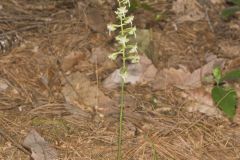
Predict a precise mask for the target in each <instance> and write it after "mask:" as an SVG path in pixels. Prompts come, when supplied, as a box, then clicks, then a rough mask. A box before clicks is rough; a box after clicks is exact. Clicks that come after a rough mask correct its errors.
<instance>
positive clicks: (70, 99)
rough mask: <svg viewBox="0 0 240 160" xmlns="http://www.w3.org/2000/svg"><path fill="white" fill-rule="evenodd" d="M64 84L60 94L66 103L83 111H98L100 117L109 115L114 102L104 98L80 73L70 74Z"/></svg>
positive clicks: (95, 86) (94, 85)
mask: <svg viewBox="0 0 240 160" xmlns="http://www.w3.org/2000/svg"><path fill="white" fill-rule="evenodd" d="M67 79H68V82H64V86H63V89H62V93H63V95H64V97H65V99H66V101H67V103H69V104H71V105H73V106H75V107H79V108H81V109H83V110H85V111H91V112H93V111H94V110H95V109H97V110H99V112H101V114H103V115H102V116H104V115H106V114H108V113H110V112H111V111H112V109H113V108H114V106H115V102H114V101H113V100H111V99H110V98H109V97H108V96H106V95H105V94H104V93H103V92H102V91H101V90H100V89H99V88H98V86H97V85H96V84H93V83H92V82H91V81H90V80H89V79H88V77H87V76H86V75H85V74H83V73H80V72H76V73H72V74H71V75H69V76H68V77H67Z"/></svg>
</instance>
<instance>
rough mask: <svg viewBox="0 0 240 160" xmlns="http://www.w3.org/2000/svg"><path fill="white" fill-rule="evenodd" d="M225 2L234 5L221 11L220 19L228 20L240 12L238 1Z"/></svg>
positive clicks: (229, 0) (239, 2) (239, 1)
mask: <svg viewBox="0 0 240 160" xmlns="http://www.w3.org/2000/svg"><path fill="white" fill-rule="evenodd" d="M227 2H229V3H232V4H234V5H233V6H231V7H228V8H225V9H223V10H222V12H221V17H222V18H223V19H224V20H228V19H229V18H230V17H232V16H233V15H235V14H236V12H238V11H240V0H227Z"/></svg>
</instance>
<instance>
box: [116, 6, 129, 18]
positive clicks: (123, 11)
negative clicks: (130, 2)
mask: <svg viewBox="0 0 240 160" xmlns="http://www.w3.org/2000/svg"><path fill="white" fill-rule="evenodd" d="M127 12H128V10H127V8H126V6H123V7H119V8H118V9H117V11H115V13H116V14H117V15H118V16H120V17H125V15H126V13H127Z"/></svg>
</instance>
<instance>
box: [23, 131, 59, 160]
mask: <svg viewBox="0 0 240 160" xmlns="http://www.w3.org/2000/svg"><path fill="white" fill-rule="evenodd" d="M23 146H24V147H26V148H28V149H30V150H31V152H32V155H31V158H32V159H33V160H57V159H58V154H57V151H56V150H55V149H54V148H53V147H51V146H50V145H49V144H48V143H47V142H46V141H45V140H44V138H42V137H41V136H40V135H39V133H38V132H37V131H36V130H34V129H33V130H31V131H30V133H29V134H28V135H27V137H26V138H25V139H24V142H23Z"/></svg>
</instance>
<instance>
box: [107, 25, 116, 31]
mask: <svg viewBox="0 0 240 160" xmlns="http://www.w3.org/2000/svg"><path fill="white" fill-rule="evenodd" d="M107 29H108V30H109V31H110V32H113V31H115V30H116V29H117V27H116V25H114V24H108V25H107Z"/></svg>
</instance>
